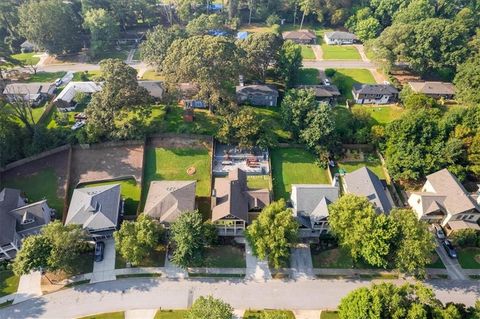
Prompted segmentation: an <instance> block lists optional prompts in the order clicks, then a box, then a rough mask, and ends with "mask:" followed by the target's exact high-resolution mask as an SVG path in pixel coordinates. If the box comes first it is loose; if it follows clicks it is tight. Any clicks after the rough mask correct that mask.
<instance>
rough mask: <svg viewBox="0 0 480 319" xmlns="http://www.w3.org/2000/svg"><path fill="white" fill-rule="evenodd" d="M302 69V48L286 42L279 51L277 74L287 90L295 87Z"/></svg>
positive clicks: (288, 41)
mask: <svg viewBox="0 0 480 319" xmlns="http://www.w3.org/2000/svg"><path fill="white" fill-rule="evenodd" d="M301 67H302V48H301V47H300V45H298V44H296V43H294V42H292V41H290V40H287V41H285V42H284V43H283V46H282V48H281V49H280V53H279V57H278V62H277V73H278V74H279V76H280V77H281V78H282V79H283V81H284V82H285V85H286V86H287V88H290V87H292V86H293V85H295V83H296V81H297V80H298V74H299V72H300V68H301Z"/></svg>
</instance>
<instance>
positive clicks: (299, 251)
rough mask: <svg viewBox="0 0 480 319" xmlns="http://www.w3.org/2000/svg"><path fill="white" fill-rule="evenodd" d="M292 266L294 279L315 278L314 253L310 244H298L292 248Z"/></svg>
mask: <svg viewBox="0 0 480 319" xmlns="http://www.w3.org/2000/svg"><path fill="white" fill-rule="evenodd" d="M290 267H291V268H292V270H293V279H313V265H312V254H311V253H310V245H309V244H298V245H297V246H296V247H294V248H292V249H291V255H290Z"/></svg>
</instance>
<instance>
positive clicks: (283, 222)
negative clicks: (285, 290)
mask: <svg viewBox="0 0 480 319" xmlns="http://www.w3.org/2000/svg"><path fill="white" fill-rule="evenodd" d="M298 227H299V226H298V223H297V222H296V221H295V219H294V218H293V215H292V211H291V210H290V209H289V208H287V207H286V205H285V201H284V200H283V199H281V200H279V201H277V202H273V203H271V204H270V205H269V206H267V207H265V208H264V209H263V210H262V212H261V213H260V215H259V216H258V217H257V219H255V220H254V221H253V222H252V223H251V224H250V225H249V226H248V227H247V229H246V231H245V236H246V238H247V240H248V242H249V244H250V245H251V246H252V250H253V253H254V254H255V256H257V257H258V258H260V259H265V258H268V261H269V262H270V263H271V264H273V266H274V267H275V268H280V267H281V266H282V265H284V263H285V260H287V259H288V258H289V256H290V248H291V247H292V245H293V244H294V243H295V242H296V240H297V236H298V234H297V233H298Z"/></svg>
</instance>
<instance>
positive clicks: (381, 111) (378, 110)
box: [352, 105, 405, 125]
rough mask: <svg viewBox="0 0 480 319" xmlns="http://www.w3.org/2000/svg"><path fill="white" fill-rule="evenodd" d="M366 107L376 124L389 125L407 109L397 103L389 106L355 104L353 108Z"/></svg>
mask: <svg viewBox="0 0 480 319" xmlns="http://www.w3.org/2000/svg"><path fill="white" fill-rule="evenodd" d="M360 108H361V109H364V110H366V111H367V112H368V113H370V116H371V117H372V119H373V120H374V121H375V124H379V125H387V124H388V123H390V122H392V121H394V120H397V119H399V118H400V117H401V116H402V115H403V113H404V112H405V109H404V108H402V107H400V106H396V105H388V106H373V105H372V106H365V105H355V106H354V107H353V108H352V109H360Z"/></svg>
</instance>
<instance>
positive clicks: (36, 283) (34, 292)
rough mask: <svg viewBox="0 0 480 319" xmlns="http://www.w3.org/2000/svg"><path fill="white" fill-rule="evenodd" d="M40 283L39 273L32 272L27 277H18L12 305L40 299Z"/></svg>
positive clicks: (40, 274) (40, 275)
mask: <svg viewBox="0 0 480 319" xmlns="http://www.w3.org/2000/svg"><path fill="white" fill-rule="evenodd" d="M41 281H42V273H41V272H40V271H33V272H31V273H30V274H28V275H23V276H22V277H20V282H19V284H18V289H17V293H16V294H15V299H14V300H13V304H17V303H19V302H22V301H25V300H28V299H32V298H35V297H40V296H41V295H42V288H41Z"/></svg>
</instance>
